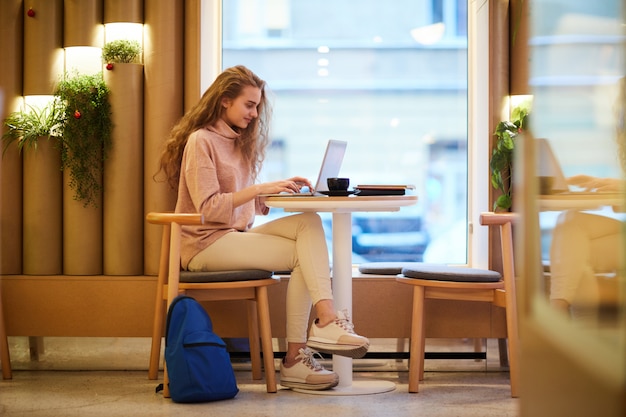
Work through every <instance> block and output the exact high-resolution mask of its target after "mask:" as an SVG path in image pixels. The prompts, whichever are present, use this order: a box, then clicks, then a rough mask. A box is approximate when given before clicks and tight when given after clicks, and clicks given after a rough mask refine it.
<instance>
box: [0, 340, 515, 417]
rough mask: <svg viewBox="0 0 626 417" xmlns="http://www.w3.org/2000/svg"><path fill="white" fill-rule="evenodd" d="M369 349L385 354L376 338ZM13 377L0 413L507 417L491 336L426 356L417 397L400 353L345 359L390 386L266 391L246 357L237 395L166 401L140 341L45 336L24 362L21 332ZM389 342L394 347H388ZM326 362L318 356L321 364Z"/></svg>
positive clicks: (505, 383)
mask: <svg viewBox="0 0 626 417" xmlns="http://www.w3.org/2000/svg"><path fill="white" fill-rule="evenodd" d="M378 342H379V343H377V342H376V341H374V343H373V347H372V351H376V350H379V351H380V350H382V351H386V349H387V347H388V346H385V343H387V342H386V341H378ZM10 348H11V355H12V365H13V369H14V373H13V379H12V380H9V381H1V382H0V415H1V416H7V417H13V416H16V417H19V416H28V417H55V416H63V417H72V416H81V417H83V416H87V417H91V416H107V417H110V416H151V417H159V416H182V415H184V416H191V417H193V416H196V415H197V416H200V415H202V416H207V415H210V416H238V417H239V416H273V417H274V416H276V417H280V416H298V417H307V416H316V417H317V416H322V415H327V416H337V417H342V416H359V417H362V416H394V417H401V416H415V415H419V416H446V417H449V416H481V417H489V416H498V417H507V416H517V415H518V406H519V399H513V398H511V394H510V386H509V375H508V372H506V370H505V369H501V368H500V367H499V360H498V355H497V342H496V341H492V340H489V341H488V343H487V352H488V354H487V360H478V361H477V360H465V359H464V360H458V359H454V360H441V359H437V360H435V359H432V360H427V361H426V370H427V372H426V375H425V381H424V382H423V383H422V384H421V385H420V392H419V393H418V394H409V393H408V392H407V389H408V387H407V383H408V380H407V379H408V372H407V361H406V360H395V359H364V360H363V359H362V360H355V361H354V368H355V373H354V380H355V381H358V380H361V379H367V380H386V381H392V382H394V383H395V384H396V388H395V390H393V391H392V392H388V393H384V394H373V395H363V396H321V395H309V394H301V393H296V392H292V391H290V390H287V389H279V392H278V393H276V394H267V393H266V392H265V384H264V382H263V381H252V380H251V378H250V372H249V367H248V365H247V364H246V363H235V370H236V376H237V381H238V385H239V389H240V392H239V394H237V396H236V397H235V398H234V399H232V400H227V401H221V402H215V403H205V404H175V403H173V402H172V401H170V400H168V399H164V398H163V397H162V395H161V394H156V393H155V391H154V389H155V387H156V385H157V383H158V382H159V381H151V380H148V378H147V371H146V368H147V361H148V354H149V349H150V342H149V340H148V339H128V338H126V339H118V338H97V339H95V338H94V339H91V338H81V339H66V338H46V339H45V351H44V353H43V354H41V355H40V357H39V360H38V361H32V360H31V359H30V356H29V351H28V341H27V339H26V338H10ZM394 348H395V346H394ZM472 349H473V343H471V342H470V341H461V340H453V341H441V340H434V341H429V345H428V348H427V350H428V351H447V350H451V351H471V350H472ZM331 363H332V362H331V361H324V364H325V365H326V366H329V367H330V365H331Z"/></svg>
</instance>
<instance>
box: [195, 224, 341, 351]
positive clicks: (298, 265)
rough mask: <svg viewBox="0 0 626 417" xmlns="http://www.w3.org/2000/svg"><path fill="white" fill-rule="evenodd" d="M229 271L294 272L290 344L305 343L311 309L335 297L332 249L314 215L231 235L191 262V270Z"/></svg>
mask: <svg viewBox="0 0 626 417" xmlns="http://www.w3.org/2000/svg"><path fill="white" fill-rule="evenodd" d="M228 269H264V270H268V271H291V277H290V279H289V285H288V286H287V301H286V309H287V311H286V318H287V319H286V321H287V342H292V343H304V342H306V340H307V327H308V323H309V315H310V312H311V305H312V304H313V305H315V304H316V303H317V302H318V301H320V300H332V299H333V295H332V289H331V281H330V263H329V258H328V248H327V246H326V238H325V236H324V229H323V228H322V221H321V219H320V217H319V215H317V214H316V213H302V214H294V215H291V216H286V217H282V218H279V219H276V220H273V221H271V222H268V223H265V224H262V225H260V226H257V227H254V228H252V229H250V230H249V231H248V232H232V233H227V234H226V235H224V236H223V237H221V238H220V239H218V240H217V241H216V242H215V243H213V244H212V245H210V246H209V247H207V248H206V249H204V250H203V251H202V252H200V253H198V254H197V255H196V256H194V257H193V259H192V260H191V262H189V270H190V271H219V270H228Z"/></svg>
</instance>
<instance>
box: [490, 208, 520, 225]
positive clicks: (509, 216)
mask: <svg viewBox="0 0 626 417" xmlns="http://www.w3.org/2000/svg"><path fill="white" fill-rule="evenodd" d="M518 217H519V216H518V215H517V213H508V212H507V213H494V212H491V211H489V212H485V213H480V224H482V225H483V226H497V225H503V224H506V223H513V222H514V221H515V220H517V218H518Z"/></svg>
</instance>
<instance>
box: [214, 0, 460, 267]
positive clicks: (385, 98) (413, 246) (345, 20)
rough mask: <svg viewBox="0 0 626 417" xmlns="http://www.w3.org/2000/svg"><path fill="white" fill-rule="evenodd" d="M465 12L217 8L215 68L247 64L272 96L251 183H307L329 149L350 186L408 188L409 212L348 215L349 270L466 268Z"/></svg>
mask: <svg viewBox="0 0 626 417" xmlns="http://www.w3.org/2000/svg"><path fill="white" fill-rule="evenodd" d="M466 5H467V3H466V0H386V1H380V0H362V1H359V2H358V3H355V2H354V1H352V0H323V1H306V0H228V1H222V66H223V67H224V68H226V67H230V66H232V65H237V64H243V65H246V66H248V67H249V68H251V69H252V70H253V71H254V72H256V73H257V74H259V76H261V77H262V78H263V79H265V80H266V81H267V82H268V84H269V87H270V89H271V91H272V94H273V102H274V115H273V129H272V130H273V137H272V139H273V144H272V147H271V150H270V152H269V153H268V157H267V159H266V162H265V168H264V171H263V172H262V176H263V180H273V179H278V178H284V177H288V176H292V175H304V176H307V177H309V178H310V179H311V180H312V181H314V180H315V178H316V176H317V169H318V168H319V164H320V162H321V159H322V154H323V151H324V147H325V144H326V141H327V140H328V139H340V140H345V141H347V142H348V148H347V153H346V157H345V159H344V164H343V167H342V170H341V175H342V176H347V177H350V178H351V181H352V184H351V185H353V186H354V185H357V184H413V185H415V186H416V190H415V192H416V193H417V195H418V196H419V203H418V204H417V205H416V206H414V207H410V208H404V209H402V210H401V211H400V213H357V214H355V215H354V216H353V223H354V224H353V227H354V238H353V251H354V261H355V262H363V261H383V260H386V261H396V260H403V261H419V260H427V261H433V262H455V263H456V262H458V263H465V262H466V261H467V259H466V252H467V236H466V229H467V183H468V181H467V149H468V147H467V143H468V140H467V138H468V134H467V101H468V100H467V73H468V71H467V44H468V43H467V7H466ZM280 215H283V213H280V212H272V213H271V214H270V218H272V217H274V216H280ZM324 219H325V223H326V226H327V227H328V229H327V231H328V233H329V235H330V217H324ZM258 221H259V222H261V221H264V219H261V218H259V219H258ZM329 240H330V239H329Z"/></svg>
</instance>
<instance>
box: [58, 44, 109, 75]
mask: <svg viewBox="0 0 626 417" xmlns="http://www.w3.org/2000/svg"><path fill="white" fill-rule="evenodd" d="M100 71H102V48H96V47H93V46H71V47H68V48H65V72H66V73H68V74H72V73H74V72H78V73H80V74H87V75H92V74H97V73H99V72H100Z"/></svg>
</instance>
